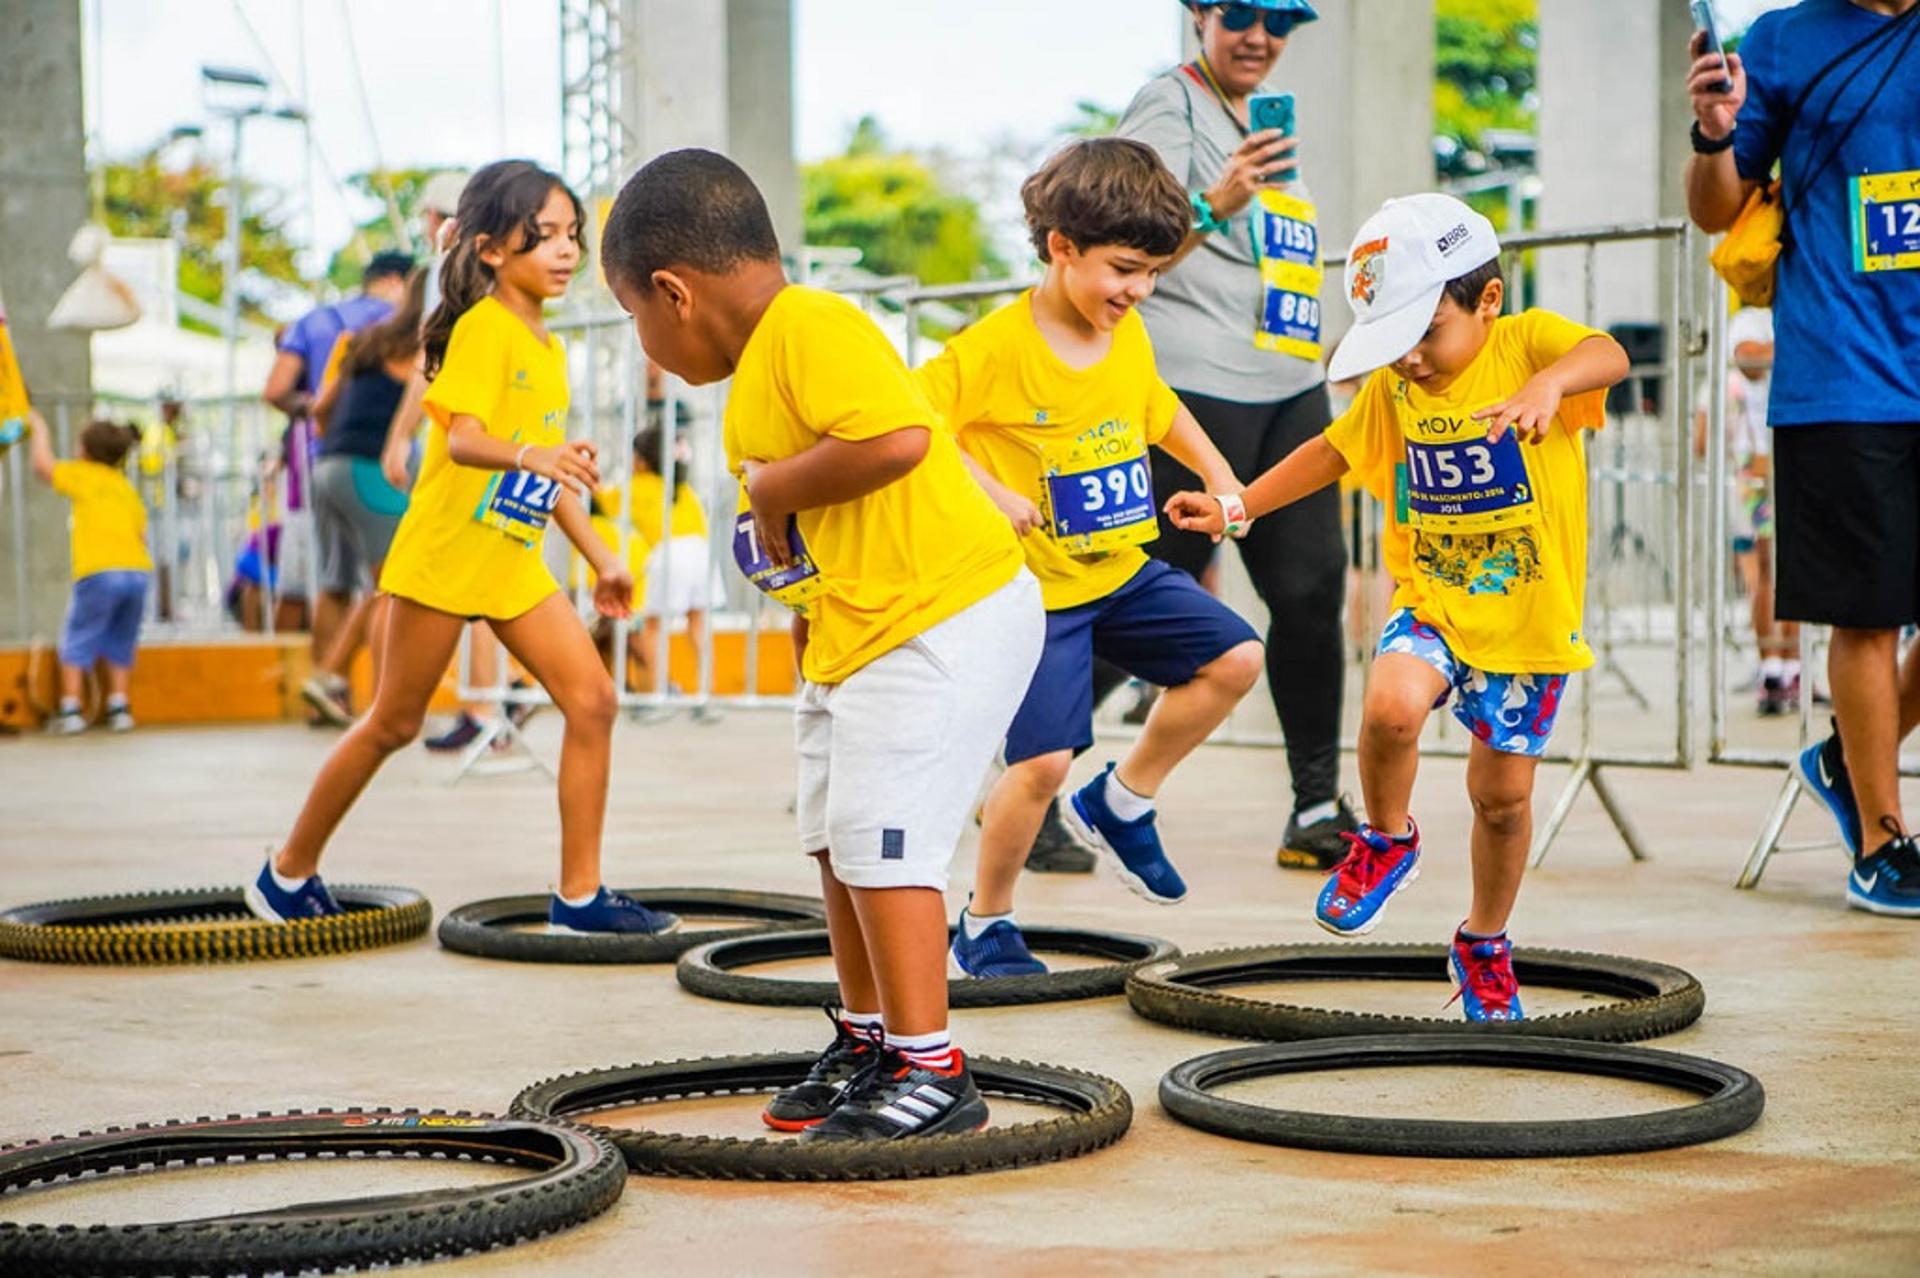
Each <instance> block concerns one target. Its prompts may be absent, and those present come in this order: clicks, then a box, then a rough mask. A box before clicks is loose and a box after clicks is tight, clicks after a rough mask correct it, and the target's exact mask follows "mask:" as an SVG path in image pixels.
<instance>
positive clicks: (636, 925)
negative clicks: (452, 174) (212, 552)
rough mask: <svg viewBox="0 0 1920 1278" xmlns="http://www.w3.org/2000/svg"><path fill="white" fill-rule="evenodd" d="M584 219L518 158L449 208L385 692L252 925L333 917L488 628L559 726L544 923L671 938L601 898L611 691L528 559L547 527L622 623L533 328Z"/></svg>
mask: <svg viewBox="0 0 1920 1278" xmlns="http://www.w3.org/2000/svg"><path fill="white" fill-rule="evenodd" d="M581 222H582V211H581V207H580V201H579V198H578V197H577V196H575V195H574V193H573V192H572V191H570V190H569V189H567V186H566V184H565V183H564V182H562V181H561V180H560V178H559V177H557V176H556V175H554V174H552V173H549V172H547V171H546V170H545V169H542V168H540V167H538V166H537V165H534V164H531V163H528V162H526V161H524V160H503V161H501V162H500V163H497V164H490V165H488V166H487V167H486V168H484V169H482V170H480V172H478V173H476V174H474V176H473V179H472V181H470V182H469V183H468V184H467V188H466V191H465V193H464V194H462V196H461V197H460V209H459V222H458V225H459V231H458V235H457V238H456V239H455V242H454V245H453V249H452V252H451V253H450V255H449V257H448V259H447V264H446V267H445V270H444V272H443V275H442V284H441V288H442V293H441V301H440V305H439V306H438V307H437V308H436V309H435V310H434V312H433V314H432V315H431V316H430V317H429V318H428V320H427V326H426V330H425V332H424V333H423V334H422V344H423V346H424V348H425V353H426V360H425V363H426V375H427V377H428V378H429V380H430V382H431V385H430V386H429V388H428V390H427V397H426V409H427V413H428V415H429V416H430V417H431V418H432V421H433V429H431V430H430V431H429V432H428V437H427V446H426V453H425V457H424V458H423V460H422V462H421V466H420V478H419V481H418V483H416V484H415V485H414V489H413V494H412V500H411V502H410V503H409V504H408V506H407V512H406V514H405V515H404V516H402V518H401V521H400V527H399V530H398V531H397V532H396V533H395V534H394V538H393V545H392V548H391V550H390V551H389V553H388V555H387V560H386V566H385V569H384V570H383V572H382V573H381V576H380V589H381V591H382V592H383V593H385V594H388V595H391V596H392V602H391V604H390V605H389V609H388V616H387V625H386V633H385V635H384V636H383V638H382V642H383V643H384V644H385V649H384V657H385V660H384V661H383V662H382V671H381V680H380V686H379V689H378V691H377V692H376V694H375V697H374V703H373V708H372V710H371V711H369V712H368V714H367V715H366V717H364V718H363V719H361V720H360V721H359V722H358V723H357V724H356V725H355V726H354V727H353V729H352V730H351V731H349V732H348V733H347V735H346V736H345V737H343V738H342V739H341V741H340V744H339V745H338V746H337V747H335V748H334V751H333V753H332V754H330V755H329V756H328V757H327V761H326V763H325V764H324V765H323V766H322V767H321V769H320V775H319V777H318V778H317V779H316V780H315V781H314V784H313V790H312V792H311V793H310V794H309V795H308V796H307V802H306V806H305V807H303V808H302V809H301V811H300V816H299V819H298V820H297V821H295V823H294V827H293V832H292V833H291V834H290V835H289V836H288V838H287V841H286V843H285V844H284V845H283V846H282V847H281V848H280V849H279V851H278V852H276V853H274V854H273V855H271V856H269V857H268V859H267V863H266V864H265V865H263V866H262V867H261V869H260V874H259V877H258V878H257V879H256V880H255V881H254V882H253V883H252V884H251V885H250V886H249V887H248V888H247V903H248V905H249V906H250V907H251V908H252V910H253V912H254V913H255V914H257V915H259V916H261V917H262V918H266V919H270V920H280V921H286V920H291V919H296V918H308V917H314V916H319V915H326V914H334V913H337V912H339V909H340V907H339V905H338V904H337V903H336V902H335V901H334V899H333V897H332V895H331V894H330V893H329V892H328V891H327V889H326V885H325V884H323V883H322V882H321V881H320V877H319V874H318V873H317V871H318V869H319V865H320V855H321V852H322V851H323V850H324V849H325V847H326V843H327V839H328V837H329V836H331V835H332V833H333V831H334V828H335V827H336V826H337V825H339V823H340V820H341V818H342V817H344V816H345V815H346V814H347V810H348V809H349V808H351V807H352V806H353V803H354V800H355V799H356V798H358V797H359V794H360V791H361V790H362V789H364V788H365V786H366V784H367V782H368V781H370V780H372V779H373V774H374V773H375V772H377V771H378V770H379V768H380V765H381V764H382V763H383V762H384V761H385V760H386V758H387V756H388V755H390V754H392V753H393V752H394V751H396V750H398V749H400V748H401V747H403V746H405V745H406V744H407V743H408V742H409V741H412V740H413V739H414V737H415V736H417V735H418V734H419V731H420V723H421V720H422V719H423V718H424V716H425V715H426V711H427V703H428V701H429V699H430V698H431V697H432V695H433V691H434V689H435V688H436V687H437V686H438V685H439V682H440V678H441V675H442V674H443V673H445V671H446V669H447V663H448V662H449V661H450V660H451V659H452V657H453V653H454V649H455V647H456V646H457V644H458V643H459V639H460V630H461V628H462V627H463V626H465V625H466V624H467V622H468V621H469V620H478V619H482V618H484V619H485V620H486V621H488V622H489V623H490V625H491V626H492V628H493V630H494V632H495V633H496V634H498V635H499V637H500V639H501V641H502V642H503V643H505V644H506V646H507V648H508V650H509V651H510V652H512V654H513V655H514V656H515V657H516V658H518V659H519V661H520V663H521V664H522V665H524V666H525V667H526V668H527V670H528V671H529V672H530V673H531V674H533V676H534V677H535V678H537V679H538V680H539V681H540V683H541V684H542V685H543V686H544V687H545V688H546V690H547V692H548V693H549V694H550V695H551V696H552V697H553V700H554V703H555V704H556V705H557V706H558V707H559V709H560V713H561V714H562V715H564V716H565V718H566V737H565V743H564V744H563V746H562V747H561V752H560V885H559V890H558V891H557V892H556V893H555V894H554V897H553V900H552V902H551V903H550V905H549V907H548V920H549V923H550V925H551V926H552V927H554V928H557V929H564V930H569V931H583V932H661V931H666V930H668V929H670V928H672V927H674V926H676V925H677V923H678V920H677V919H675V918H674V917H673V916H672V915H669V914H663V913H659V912H656V911H652V910H648V909H647V908H646V907H645V906H643V905H641V904H640V903H639V902H638V901H635V900H633V899H632V898H631V897H627V896H624V895H622V894H620V893H616V892H610V891H608V890H607V889H606V888H605V887H604V886H603V885H602V884H601V880H600V832H601V826H602V823H603V821H604V819H605V816H606V801H607V768H608V755H609V753H610V745H611V736H612V729H613V718H614V711H615V701H614V694H613V683H612V681H611V680H610V679H609V678H608V677H607V672H606V669H605V667H603V666H602V665H601V664H600V660H599V655H598V654H597V653H596V652H595V651H594V647H593V643H592V640H591V639H589V638H588V635H587V631H586V628H585V627H583V626H582V625H581V624H580V621H579V618H578V617H577V616H575V615H574V612H573V609H572V607H571V606H570V605H569V604H568V602H567V599H566V596H565V595H564V594H562V593H561V591H560V588H559V586H558V584H557V583H555V581H554V579H553V575H552V574H551V573H550V572H549V571H548V570H547V567H546V565H545V563H544V561H543V560H542V558H541V554H540V542H541V539H542V537H543V536H544V534H545V532H546V527H547V523H548V522H549V521H550V520H551V521H552V522H554V523H557V524H558V525H559V526H560V530H561V531H562V532H563V533H565V534H566V536H567V538H568V540H570V541H571V542H573V544H574V546H575V547H577V548H578V549H579V551H580V553H581V554H582V555H583V556H584V557H585V558H586V559H587V561H588V562H589V563H590V564H592V565H593V568H594V571H595V573H596V574H597V575H598V578H599V580H598V584H597V586H596V587H595V590H594V604H595V606H596V607H597V608H598V609H599V610H600V611H601V612H603V613H606V614H608V615H610V616H625V615H627V614H628V613H629V612H630V611H631V596H632V593H633V580H632V578H631V576H629V574H628V572H627V568H626V565H624V564H622V563H621V562H620V560H619V558H618V557H617V556H616V555H615V554H614V553H613V551H612V550H610V549H609V548H608V547H607V545H606V544H605V543H604V542H602V541H601V540H600V538H599V537H598V536H596V535H595V534H594V532H593V530H592V527H591V526H590V524H589V522H588V516H587V512H586V508H585V507H584V506H583V505H582V504H581V501H580V498H579V496H578V495H577V490H578V489H580V488H581V487H584V488H585V489H586V490H587V491H589V492H590V491H592V490H593V489H594V488H596V487H597V486H598V485H599V480H600V470H599V466H598V463H597V461H596V458H595V450H594V446H593V444H592V443H591V442H589V441H586V440H569V439H567V437H566V420H567V404H568V399H567V378H566V354H565V351H564V349H563V348H562V346H561V344H560V341H559V339H557V338H555V337H553V336H552V335H551V334H549V333H548V332H547V330H546V326H545V324H544V322H543V319H542V315H541V309H542V307H543V306H544V304H545V303H546V302H548V301H549V300H552V299H554V298H558V297H560V296H561V295H562V294H564V293H565V292H566V290H567V285H568V284H569V283H570V282H571V281H572V279H573V273H574V271H575V269H576V268H577V267H578V266H579V264H580V257H581Z"/></svg>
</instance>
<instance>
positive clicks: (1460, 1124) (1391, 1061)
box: [1160, 1034, 1766, 1158]
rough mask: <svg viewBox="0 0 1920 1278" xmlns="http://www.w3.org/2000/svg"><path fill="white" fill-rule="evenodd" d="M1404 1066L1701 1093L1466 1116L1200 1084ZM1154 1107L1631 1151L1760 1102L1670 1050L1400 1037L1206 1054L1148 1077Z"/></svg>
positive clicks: (1234, 1123)
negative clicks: (1320, 1107)
mask: <svg viewBox="0 0 1920 1278" xmlns="http://www.w3.org/2000/svg"><path fill="white" fill-rule="evenodd" d="M1416 1065H1422V1066H1424V1065H1476V1066H1498V1067H1505V1068H1509V1069H1539V1070H1553V1071H1557V1072H1562V1073H1576V1074H1593V1075H1598V1076H1601V1077H1610V1078H1628V1079H1633V1080H1636V1081H1638V1082H1646V1083H1659V1084H1664V1085H1666V1086H1669V1087H1674V1088H1678V1089H1680V1090H1683V1091H1688V1092H1692V1093H1694V1094H1696V1095H1698V1096H1701V1097H1704V1098H1705V1099H1703V1100H1701V1101H1699V1102H1697V1103H1695V1104H1691V1105H1682V1106H1678V1107H1676V1108H1671V1109H1660V1110H1651V1111H1648V1112H1645V1113H1638V1114H1622V1115H1616V1116H1614V1117H1609V1118H1575V1119H1545V1120H1530V1121H1519V1122H1468V1121H1462V1120H1458V1119H1426V1118H1420V1119H1410V1118H1368V1117H1362V1116H1356V1115H1350V1114H1319V1113H1312V1112H1308V1111H1304V1110H1285V1109H1273V1108H1269V1107H1266V1106H1262V1105H1254V1104H1250V1103H1248V1102H1246V1101H1235V1100H1226V1099H1223V1098H1221V1097H1219V1096H1215V1095H1213V1094H1212V1092H1211V1090H1210V1089H1212V1088H1214V1087H1218V1086H1220V1085H1221V1084H1223V1083H1231V1082H1241V1081H1244V1080H1246V1079H1250V1078H1266V1077H1271V1076H1272V1075H1275V1074H1294V1073H1306V1072H1311V1071H1321V1070H1332V1069H1375V1068H1395V1067H1406V1066H1416ZM1160 1105H1161V1108H1163V1109H1165V1110H1166V1111H1167V1113H1169V1114H1171V1115H1172V1116H1173V1117H1174V1118H1176V1119H1178V1120H1179V1121H1181V1122H1183V1123H1186V1124H1187V1125H1188V1126H1190V1127H1197V1128H1199V1129H1201V1130H1202V1131H1209V1132H1213V1133H1214V1134H1216V1135H1220V1136H1227V1137H1230V1138H1232V1139H1235V1140H1248V1141H1258V1142H1261V1143H1263V1144H1269V1145H1287V1146H1291V1147H1293V1148H1296V1149H1318V1150H1327V1151H1331V1152H1334V1153H1347V1154H1386V1155H1391V1156H1395V1157H1413V1158H1558V1157H1572V1156H1587V1155H1595V1154H1626V1153H1639V1152H1643V1151H1647V1150H1655V1149H1672V1148H1675V1147H1677V1146H1681V1145H1698V1144H1703V1143H1705V1142H1707V1141H1713V1140H1721V1139H1724V1138H1725V1137H1728V1136H1732V1135H1734V1134H1736V1133H1738V1132H1742V1131H1745V1130H1746V1129H1747V1128H1749V1127H1751V1126H1752V1125H1753V1124H1754V1122H1755V1121H1757V1120H1758V1119H1759V1117H1760V1113H1761V1111H1762V1110H1763V1109H1764V1108H1765V1107H1766V1092H1765V1090H1764V1089H1763V1088H1762V1087H1761V1085H1760V1080H1759V1079H1757V1078H1755V1077H1754V1076H1753V1075H1751V1074H1749V1073H1747V1072H1746V1071H1745V1070H1743V1069H1738V1068H1736V1067H1734V1066H1732V1065H1725V1064H1722V1063H1721V1062H1719V1061H1712V1060H1708V1059H1706V1058H1705V1057H1700V1056H1687V1055H1683V1054H1681V1053H1679V1052H1667V1051H1657V1050H1655V1049H1653V1048H1647V1047H1624V1046H1621V1045H1619V1044H1617V1043H1599V1042H1593V1041H1589V1040H1580V1039H1558V1038H1489V1037H1485V1036H1482V1035H1478V1034H1452V1035H1445V1034H1407V1035H1378V1036H1373V1037H1366V1038H1341V1039H1320V1040H1314V1041H1309V1042H1301V1043H1285V1044H1268V1045H1264V1046H1259V1047H1240V1048H1231V1049H1229V1050H1227V1051H1224V1052H1215V1053H1213V1054H1211V1055H1208V1056H1202V1057H1198V1058H1196V1059H1194V1060H1190V1061H1186V1062H1184V1063H1182V1064H1179V1065H1176V1066H1174V1067H1173V1068H1172V1069H1171V1070H1169V1071H1167V1074H1166V1075H1165V1077H1163V1078H1162V1079H1161V1080H1160Z"/></svg>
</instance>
